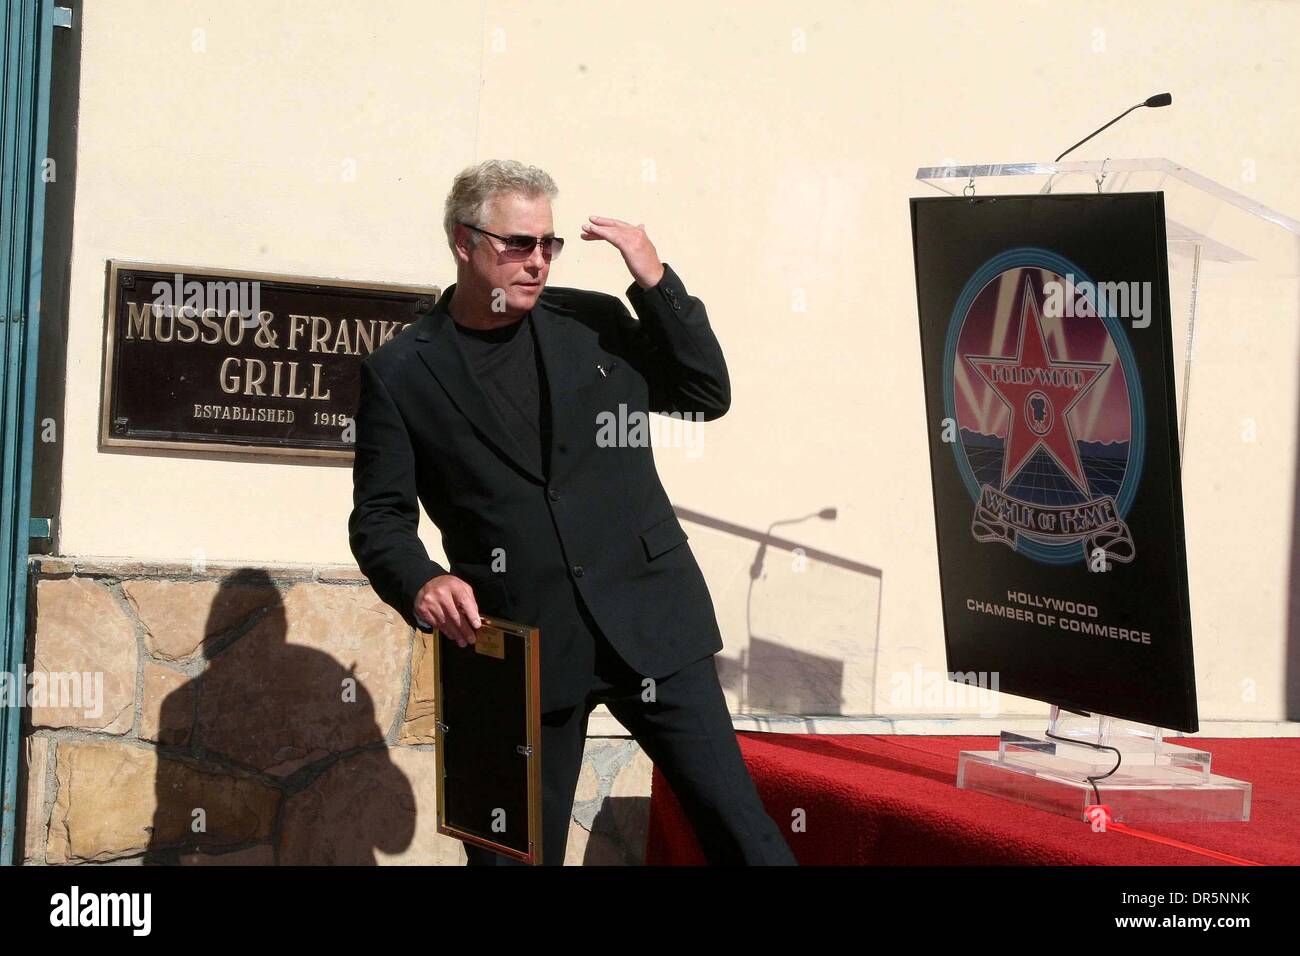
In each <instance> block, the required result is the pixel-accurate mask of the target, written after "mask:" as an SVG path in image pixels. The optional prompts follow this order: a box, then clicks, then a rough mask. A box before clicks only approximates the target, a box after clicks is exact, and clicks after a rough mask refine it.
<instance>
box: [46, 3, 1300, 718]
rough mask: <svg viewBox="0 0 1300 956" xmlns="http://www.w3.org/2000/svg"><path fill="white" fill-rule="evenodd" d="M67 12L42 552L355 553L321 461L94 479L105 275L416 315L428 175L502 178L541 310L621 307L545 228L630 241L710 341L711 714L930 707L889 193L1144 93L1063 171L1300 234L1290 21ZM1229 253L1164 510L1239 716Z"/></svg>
mask: <svg viewBox="0 0 1300 956" xmlns="http://www.w3.org/2000/svg"><path fill="white" fill-rule="evenodd" d="M82 17H83V20H82V29H83V48H82V66H81V69H82V72H81V80H82V84H81V105H80V119H79V124H80V126H79V132H78V150H79V156H78V175H77V183H76V189H77V194H76V218H75V232H74V254H73V263H72V265H73V273H72V287H71V297H70V310H71V315H70V331H69V339H68V365H67V376H68V385H67V407H66V410H65V412H64V417H63V420H62V431H61V434H62V436H63V438H62V440H63V441H65V442H66V447H65V451H64V473H63V477H62V480H63V506H62V513H61V514H60V516H59V518H60V539H59V545H60V551H61V553H64V554H69V555H129V556H134V557H142V558H151V559H160V560H171V561H188V560H190V559H191V558H192V557H194V556H195V555H196V554H197V555H202V556H203V557H204V558H205V559H206V560H209V561H238V562H253V563H258V564H268V563H275V562H301V563H310V564H321V563H331V562H346V561H350V560H351V556H350V553H349V551H348V544H347V537H346V520H347V515H348V511H349V509H350V494H351V475H350V471H349V469H348V468H346V467H339V466H336V465H335V466H331V465H304V464H297V463H294V464H289V463H284V462H277V461H273V460H248V459H242V458H234V457H223V456H219V455H217V456H212V455H207V456H192V455H180V454H167V453H154V452H129V453H113V454H109V453H104V452H100V451H98V450H97V446H96V435H97V421H98V408H99V392H100V387H101V378H100V374H101V373H100V368H101V355H102V340H103V309H104V301H103V296H104V264H105V260H106V259H108V258H110V257H116V258H127V259H138V260H146V261H149V260H152V261H160V262H174V263H188V264H194V265H210V266H223V267H230V268H239V269H252V270H262V271H270V272H284V273H293V274H302V275H323V276H336V277H349V278H357V279H366V280H381V281H398V282H430V283H435V284H439V285H446V284H447V283H448V282H450V281H453V280H454V273H453V272H452V270H451V260H450V256H449V253H448V252H447V249H446V245H445V242H444V238H443V235H442V232H441V227H440V218H441V204H442V200H443V198H444V196H445V193H446V190H447V188H448V185H449V183H450V179H451V177H452V175H453V174H454V173H455V172H456V171H458V170H459V169H461V168H462V167H464V166H466V165H468V164H470V163H472V162H475V161H478V160H480V159H484V158H488V157H493V156H510V157H514V158H519V159H522V160H525V161H528V162H531V163H535V164H537V165H540V166H542V167H544V168H546V169H547V170H549V171H550V172H551V173H552V175H553V176H554V177H555V178H556V180H557V181H558V183H559V184H560V188H561V195H560V197H559V201H558V203H557V205H556V207H555V213H556V225H557V230H558V231H560V232H561V234H563V235H567V236H569V237H571V239H572V241H571V243H570V246H569V250H568V251H566V253H565V257H564V259H563V260H561V261H560V263H558V264H557V266H556V268H555V269H554V271H553V273H552V276H551V281H552V283H553V284H559V285H576V286H583V287H587V288H595V289H602V290H605V291H609V292H615V293H621V292H622V290H623V289H624V288H625V287H626V286H627V284H628V282H629V281H630V280H629V277H628V275H627V273H626V271H625V269H624V266H623V263H622V261H621V258H620V257H619V255H618V254H617V252H616V251H615V250H614V249H613V248H611V247H609V246H607V245H605V244H603V243H602V244H589V243H583V242H580V241H578V240H577V236H578V231H579V224H580V223H581V222H582V221H584V220H585V219H586V217H587V216H588V215H590V214H593V213H595V214H605V215H613V216H618V217H620V218H624V219H629V220H631V221H634V222H645V223H646V224H647V228H648V230H649V233H650V235H651V237H652V238H653V239H654V240H655V242H656V243H657V246H658V248H659V251H660V253H661V256H662V257H663V258H664V259H665V260H667V261H669V262H671V263H672V265H673V266H674V268H675V269H676V270H677V271H678V272H679V273H680V275H681V276H682V277H683V278H684V280H685V282H686V284H687V287H688V288H689V289H690V291H691V292H692V293H693V294H695V295H698V296H699V297H700V298H702V299H703V301H704V302H705V303H706V305H707V306H708V308H709V311H710V316H711V318H712V321H713V324H714V327H715V329H716V331H717V334H718V336H719V338H720V340H721V342H722V344H723V346H724V349H725V352H726V355H727V359H728V364H729V367H730V370H731V376H732V383H733V390H734V402H733V406H732V410H731V411H730V413H729V414H728V415H727V416H726V417H725V418H723V419H721V420H720V421H718V422H715V423H711V424H709V425H707V426H706V431H705V438H704V446H703V454H702V455H700V456H698V457H692V456H691V455H689V454H688V453H687V452H686V450H685V449H681V448H661V449H660V450H659V451H658V461H659V466H660V471H661V474H662V476H663V479H664V482H665V485H666V487H667V489H668V491H669V494H670V495H671V497H672V499H673V501H674V503H675V504H676V505H677V506H678V507H679V508H680V509H682V510H683V517H684V518H685V519H686V520H685V524H686V527H687V529H688V531H689V532H690V534H691V544H692V547H693V548H694V550H695V552H696V554H697V555H698V556H699V557H700V559H701V562H702V564H703V565H704V567H705V571H706V573H707V575H708V577H709V580H710V583H711V586H712V588H713V592H714V596H715V600H716V602H717V605H718V611H719V617H720V619H721V620H722V622H723V625H724V629H725V637H726V643H727V649H726V651H725V652H724V654H723V655H722V657H723V668H724V677H726V683H727V686H728V693H729V694H730V695H731V696H732V702H733V704H734V705H735V707H736V709H749V710H764V709H769V710H796V711H797V710H803V711H805V712H822V713H825V712H831V713H835V712H843V713H866V712H872V711H874V712H877V713H887V712H897V713H925V712H933V710H934V709H933V708H926V707H924V706H917V705H915V704H912V703H906V702H905V703H901V704H895V705H893V706H890V705H889V703H888V698H889V694H890V691H891V688H893V687H894V686H895V685H894V684H892V683H891V680H892V678H896V677H897V676H898V675H899V674H904V673H907V674H910V673H912V672H913V669H914V668H915V667H916V666H920V667H921V668H923V669H925V670H926V671H942V669H943V667H944V661H943V641H942V630H941V622H940V615H939V603H938V596H939V591H938V577H937V569H936V562H935V557H934V524H933V517H932V511H931V502H930V484H929V464H928V459H927V451H926V442H925V421H924V412H923V403H922V384H921V367H920V358H919V349H918V336H917V329H916V325H917V321H916V305H915V289H914V284H913V273H912V264H911V243H910V232H909V225H908V215H907V199H908V197H909V196H913V195H923V194H927V193H928V190H927V189H926V187H924V186H920V185H918V184H916V183H915V181H914V180H913V179H912V176H913V173H914V171H915V169H916V167H917V166H919V165H932V164H933V165H938V164H941V163H944V162H945V161H948V162H951V161H958V162H974V161H1017V160H1030V159H1050V158H1051V157H1052V156H1053V155H1055V153H1057V152H1059V151H1060V150H1061V149H1063V148H1064V147H1065V146H1066V145H1068V144H1069V143H1072V142H1074V141H1075V140H1076V139H1078V138H1079V137H1080V136H1082V135H1083V134H1084V133H1086V132H1087V131H1088V130H1090V129H1091V128H1093V127H1095V126H1096V125H1099V124H1100V123H1101V122H1103V121H1104V120H1106V119H1107V118H1109V117H1110V116H1111V115H1113V114H1114V113H1115V112H1118V111H1119V110H1120V109H1122V108H1123V107H1124V106H1125V105H1127V104H1130V103H1132V102H1136V101H1137V100H1139V99H1141V98H1144V97H1145V96H1147V95H1149V94H1151V93H1154V92H1158V91H1160V90H1165V89H1168V90H1172V91H1173V92H1174V95H1175V104H1174V107H1173V108H1172V109H1165V110H1158V111H1144V112H1143V113H1139V114H1135V115H1134V116H1131V117H1129V118H1128V119H1127V120H1126V121H1125V122H1124V123H1123V124H1122V125H1120V126H1117V127H1115V128H1114V129H1112V130H1110V131H1108V132H1107V133H1106V134H1104V139H1100V140H1098V141H1097V142H1096V143H1095V144H1090V145H1089V146H1088V147H1086V148H1085V149H1084V150H1083V151H1082V152H1081V154H1080V156H1081V158H1102V157H1104V156H1114V157H1120V156H1161V155H1167V156H1170V157H1171V158H1174V159H1177V160H1180V161H1182V162H1185V163H1186V164H1188V165H1189V166H1192V167H1194V168H1196V169H1197V170H1199V171H1200V172H1202V173H1204V174H1206V175H1208V176H1210V177H1212V178H1214V179H1217V180H1220V181H1222V182H1224V183H1227V184H1228V185H1230V186H1232V187H1233V188H1236V189H1239V190H1241V191H1243V192H1246V193H1248V194H1249V195H1251V196H1253V197H1255V198H1257V199H1259V200H1260V201H1262V202H1264V203H1267V204H1269V205H1272V206H1275V207H1277V208H1280V209H1282V210H1284V211H1288V212H1290V213H1292V214H1300V177H1297V174H1296V166H1295V163H1294V158H1293V154H1294V147H1295V142H1296V140H1297V133H1298V132H1300V105H1297V103H1296V101H1295V99H1294V97H1292V96H1289V95H1285V94H1287V93H1288V92H1289V91H1293V90H1295V89H1297V88H1300V60H1297V58H1296V57H1295V56H1294V51H1295V47H1294V38H1295V37H1296V36H1297V35H1300V5H1295V4H1283V3H1248V2H1202V3H1188V2H1179V3H1173V2H1165V3H1156V2H1149V0H1148V2H1144V3H1142V4H1136V5H1135V4H1129V3H1120V2H1115V3H1093V2H1089V3H1082V2H1062V3H1051V4H1049V3H993V2H978V3H970V4H963V5H959V6H954V5H952V4H950V3H946V2H916V3H909V4H906V5H896V4H888V3H862V2H843V3H829V2H809V3H801V4H791V3H778V2H767V3H757V2H756V3H746V4H743V5H742V4H735V5H733V4H721V3H706V4H700V3H697V2H684V0H662V2H658V3H656V4H654V5H653V7H645V6H637V5H632V4H607V3H600V2H569V0H565V2H557V3H552V4H548V5H546V6H544V7H543V6H538V5H535V4H519V3H506V2H485V3H478V4H469V3H464V4H429V3H425V2H422V0H405V2H403V0H385V2H377V3H364V4H341V3H336V2H326V0H319V2H309V0H293V2H290V0H279V2H276V0H221V2H215V0H171V2H169V3H168V4H166V5H159V4H157V3H156V2H151V0H111V2H108V0H88V2H87V3H86V4H85V6H84V10H83V13H82ZM1258 238H1259V242H1260V244H1261V245H1264V246H1267V245H1268V243H1270V242H1272V243H1274V246H1273V247H1272V252H1271V254H1270V257H1269V258H1266V259H1265V260H1264V261H1263V262H1261V264H1260V265H1258V266H1247V267H1234V269H1232V270H1227V269H1219V268H1213V269H1208V268H1207V271H1206V275H1205V277H1204V278H1205V282H1204V283H1203V288H1202V294H1203V298H1202V303H1201V305H1202V322H1201V336H1202V337H1201V338H1200V340H1199V346H1198V358H1197V361H1198V364H1197V366H1196V369H1195V377H1194V382H1195V384H1194V395H1195V399H1194V404H1193V418H1192V425H1191V428H1190V431H1189V440H1188V442H1189V443H1188V457H1187V463H1186V466H1187V474H1186V501H1187V515H1188V541H1189V547H1190V574H1191V586H1192V607H1193V612H1194V631H1195V635H1196V642H1197V646H1196V655H1197V670H1198V676H1199V679H1200V698H1201V710H1202V715H1203V717H1207V718H1219V719H1225V720H1226V719H1232V720H1255V721H1271V720H1277V719H1280V718H1281V717H1282V716H1283V710H1282V708H1283V696H1282V680H1283V674H1284V656H1283V655H1284V642H1285V637H1286V626H1287V620H1286V614H1287V605H1286V588H1287V582H1288V580H1289V575H1290V574H1291V566H1290V562H1291V551H1292V549H1293V547H1294V544H1293V542H1292V540H1291V535H1292V528H1293V518H1292V510H1293V503H1294V499H1295V491H1294V489H1295V482H1296V461H1295V458H1296V455H1295V449H1296V434H1297V423H1296V408H1297V393H1298V388H1300V383H1298V381H1297V361H1296V359H1297V355H1298V354H1300V341H1298V337H1300V332H1298V330H1300V321H1298V317H1300V305H1298V302H1297V285H1298V280H1297V276H1296V273H1297V268H1296V264H1297V255H1296V252H1297V247H1296V245H1295V243H1294V242H1293V241H1291V240H1289V239H1288V237H1287V236H1286V235H1285V234H1284V233H1282V232H1281V231H1280V230H1274V231H1272V232H1267V231H1266V232H1264V233H1262V234H1261V236H1260V237H1258ZM1182 268H1185V264H1179V263H1177V262H1175V263H1174V269H1175V271H1177V270H1178V269H1182ZM1247 419H1249V420H1251V421H1253V422H1254V423H1255V427H1256V432H1255V435H1256V437H1255V440H1253V441H1245V440H1243V438H1242V435H1243V422H1245V421H1246V420H1247ZM829 507H833V508H835V509H837V515H836V517H835V519H834V520H819V519H817V518H815V517H814V518H811V519H807V520H802V521H798V522H796V523H791V524H784V525H781V526H779V527H777V528H776V529H775V530H774V531H773V534H774V535H776V536H778V537H780V538H781V539H783V542H785V544H782V543H781V542H778V543H776V544H773V545H772V546H771V547H770V548H769V551H768V553H767V555H766V561H765V564H764V568H763V573H762V575H761V576H760V577H759V578H758V579H757V580H753V581H751V578H750V574H749V569H750V565H751V562H752V561H753V559H754V555H755V551H756V548H757V546H758V544H757V541H756V540H754V539H752V538H749V537H746V536H745V534H744V529H748V530H749V532H752V533H756V534H759V535H761V533H762V532H763V531H764V530H765V529H766V528H768V527H769V525H771V524H772V523H773V522H776V521H786V520H788V519H792V518H802V517H803V516H806V515H809V514H811V513H814V512H816V511H818V510H820V509H823V508H829ZM697 519H698V520H697ZM719 523H722V524H723V525H725V526H719ZM423 535H424V537H425V540H426V541H427V542H428V544H429V546H430V550H431V553H432V554H433V555H434V556H435V558H439V559H441V558H442V557H443V555H442V552H441V549H440V548H439V547H438V543H437V534H436V532H435V531H434V529H432V528H431V527H429V526H428V525H427V523H426V526H425V527H424V529H423ZM787 545H788V546H793V545H798V546H802V547H803V548H805V549H808V551H809V552H810V553H811V554H812V555H813V556H812V557H810V558H809V559H808V561H807V564H806V565H804V564H802V563H800V560H799V559H798V557H797V556H795V555H792V554H791V552H790V551H789V550H788V547H787ZM817 552H820V553H817ZM791 675H795V679H794V680H791ZM1004 706H1005V709H1006V710H1008V711H1016V712H1038V711H1040V710H1041V708H1039V707H1038V705H1036V704H1034V703H1033V702H1028V701H1010V700H1008V701H1007V702H1006V703H1005V705H1004ZM958 709H959V710H960V708H958ZM964 712H971V711H970V708H967V710H966V711H964Z"/></svg>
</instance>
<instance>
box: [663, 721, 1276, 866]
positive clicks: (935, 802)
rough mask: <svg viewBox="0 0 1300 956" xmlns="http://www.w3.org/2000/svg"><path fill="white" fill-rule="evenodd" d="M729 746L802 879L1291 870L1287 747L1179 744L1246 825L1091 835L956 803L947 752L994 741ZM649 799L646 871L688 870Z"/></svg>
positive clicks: (984, 805) (670, 821) (899, 739)
mask: <svg viewBox="0 0 1300 956" xmlns="http://www.w3.org/2000/svg"><path fill="white" fill-rule="evenodd" d="M737 737H738V738H739V740H740V748H741V752H742V753H743V754H744V756H745V762H746V764H747V765H748V766H749V771H750V773H751V774H752V775H753V777H754V783H755V784H756V785H757V786H758V792H759V794H760V796H761V797H762V798H763V803H764V805H765V806H766V807H767V811H768V813H769V814H770V815H771V816H772V819H774V820H775V821H776V822H777V824H778V825H779V826H780V827H781V828H782V830H783V831H784V832H785V834H786V839H787V841H788V842H789V844H790V848H791V849H792V850H793V851H794V854H795V856H796V857H797V858H798V860H799V862H800V864H801V865H804V866H818V865H822V866H825V865H854V866H857V865H873V866H899V865H943V864H954V865H972V864H973V865H988V864H1055V865H1081V864H1084V865H1165V866H1168V865H1175V866H1223V865H1229V862H1228V861H1225V860H1224V859H1223V858H1222V857H1221V856H1216V855H1215V854H1216V853H1217V854H1228V855H1230V856H1231V857H1234V858H1239V859H1241V860H1242V861H1243V862H1247V863H1257V864H1263V865H1280V864H1297V863H1300V739H1296V738H1254V739H1244V740H1238V739H1234V740H1202V739H1200V738H1193V739H1194V742H1195V745H1196V746H1197V747H1200V748H1202V749H1204V750H1208V751H1209V752H1210V753H1211V754H1212V755H1213V761H1214V762H1213V770H1214V772H1215V773H1217V774H1220V775H1224V776H1228V777H1236V778H1238V779H1242V780H1249V781H1251V782H1252V783H1253V784H1254V795H1253V799H1252V802H1251V819H1250V821H1249V822H1248V823H1200V824H1187V823H1176V824H1175V823H1170V824H1146V825H1143V826H1141V827H1140V828H1122V827H1120V826H1118V825H1115V826H1113V827H1112V828H1111V829H1110V830H1109V831H1108V832H1106V833H1094V832H1092V830H1091V828H1090V827H1089V826H1088V824H1087V823H1085V822H1083V821H1082V820H1080V821H1074V820H1070V819H1068V818H1066V817H1063V816H1057V815H1055V814H1051V813H1046V812H1044V811H1042V810H1035V809H1033V808H1030V807H1024V806H1020V805H1018V804H1014V803H1010V802H1008V801H1005V800H999V799H996V798H994V797H989V796H985V795H984V794H980V793H971V792H969V791H965V790H958V789H957V785H956V779H957V754H958V752H959V751H962V750H996V749H997V738H996V737H917V736H850V735H812V734H767V733H757V732H740V733H738V734H737ZM651 787H652V790H651V798H650V824H649V832H648V833H647V837H646V857H645V861H646V865H647V866H673V865H677V866H681V865H687V866H690V865H702V864H703V863H704V857H703V855H702V854H701V853H700V849H699V845H698V844H697V843H696V841H695V835H694V834H693V833H692V832H691V829H690V825H689V824H688V823H687V821H686V817H685V816H684V815H683V813H682V811H681V808H680V806H679V805H678V804H677V801H676V799H675V798H674V797H673V795H672V791H671V790H670V789H669V787H668V785H667V782H666V781H665V780H664V778H663V777H662V776H661V775H660V774H659V771H658V770H657V769H656V770H655V772H654V775H653V780H652V784H651ZM797 807H802V808H803V809H804V810H805V812H806V820H807V829H806V832H803V833H795V832H791V831H790V821H791V819H792V817H791V813H792V811H793V810H794V809H795V808H797ZM1161 841H1168V843H1167V842H1161ZM1169 843H1173V844H1175V845H1168V844H1169ZM1177 844H1183V845H1181V846H1180V845H1177Z"/></svg>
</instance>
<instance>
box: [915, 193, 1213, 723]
mask: <svg viewBox="0 0 1300 956" xmlns="http://www.w3.org/2000/svg"><path fill="white" fill-rule="evenodd" d="M912 241H913V254H914V258H915V267H916V290H917V306H918V311H919V314H920V321H921V354H922V361H923V365H924V373H925V397H926V412H927V415H926V424H927V427H928V429H929V447H930V473H931V478H932V482H933V491H934V515H935V529H936V533H937V538H938V547H939V577H940V585H941V590H942V596H943V621H944V633H945V641H946V645H947V658H948V670H949V672H950V674H951V673H956V674H960V675H969V674H971V673H972V672H973V673H975V674H977V675H979V674H983V675H992V674H997V677H998V681H999V683H998V684H995V685H993V686H996V687H998V688H999V690H1002V691H1005V692H1007V693H1011V694H1017V695H1020V696H1023V697H1031V698H1036V699H1038V700H1043V701H1047V702H1049V703H1053V704H1057V705H1059V706H1061V707H1063V708H1066V709H1069V710H1075V711H1084V712H1087V713H1099V714H1108V715H1110V716H1113V717H1121V718H1125V719H1129V720H1134V721H1140V722H1142V723H1148V724H1154V725H1156V726H1159V727H1167V728H1172V729H1176V730H1182V731H1187V732H1194V731H1196V730H1197V713H1196V688H1195V678H1194V674H1193V668H1192V633H1191V620H1190V617H1191V611H1190V605H1189V601H1188V594H1187V557H1186V545H1185V542H1184V535H1183V507H1182V490H1181V485H1180V477H1179V453H1178V441H1177V435H1178V432H1177V425H1176V421H1175V417H1176V416H1175V396H1174V371H1173V346H1172V341H1171V331H1170V320H1169V275H1168V262H1167V258H1166V255H1167V253H1166V245H1165V213H1164V202H1163V195H1162V194H1161V193H1158V192H1155V193H1117V194H1110V195H1101V194H1098V195H1060V196H1051V195H1033V196H997V197H980V198H975V197H953V198H947V197H945V198H934V199H913V200H912ZM961 679H965V678H964V677H963V678H961Z"/></svg>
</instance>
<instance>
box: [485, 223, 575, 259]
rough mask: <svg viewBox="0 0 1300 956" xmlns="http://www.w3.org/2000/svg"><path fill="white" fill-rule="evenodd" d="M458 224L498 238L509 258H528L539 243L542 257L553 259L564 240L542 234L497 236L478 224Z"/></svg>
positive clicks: (558, 252) (561, 247)
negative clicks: (539, 235) (539, 236)
mask: <svg viewBox="0 0 1300 956" xmlns="http://www.w3.org/2000/svg"><path fill="white" fill-rule="evenodd" d="M460 225H462V226H464V227H465V228H466V229H473V230H474V231H475V232H481V233H483V235H485V236H491V237H492V238H493V239H500V240H501V241H502V242H504V243H505V244H506V245H505V249H503V250H502V252H504V253H506V254H507V255H509V256H510V257H511V258H516V257H517V258H520V259H526V258H528V257H529V256H531V255H532V254H533V247H534V246H536V245H537V244H538V243H541V246H542V258H543V259H554V258H555V257H556V256H558V255H559V254H560V250H561V249H563V248H564V240H563V239H561V238H560V237H559V236H542V237H541V238H538V237H537V236H498V235H497V234H496V233H495V232H488V231H487V230H486V229H480V228H479V227H478V226H471V225H470V224H469V223H467V222H462V223H460Z"/></svg>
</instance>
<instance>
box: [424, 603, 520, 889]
mask: <svg viewBox="0 0 1300 956" xmlns="http://www.w3.org/2000/svg"><path fill="white" fill-rule="evenodd" d="M480 619H481V620H482V622H483V626H482V627H480V628H479V629H478V631H476V632H475V643H473V644H471V645H469V646H467V647H461V646H460V645H458V644H457V643H456V642H455V641H454V640H452V639H451V638H450V637H447V636H446V635H445V634H442V633H441V632H438V633H437V634H436V637H435V640H434V655H433V662H434V663H433V666H434V681H435V686H436V695H437V696H436V698H435V708H436V710H435V712H436V715H437V716H436V722H437V737H436V740H437V745H436V750H437V776H438V832H439V833H442V834H445V835H446V836H452V837H456V838H457V839H459V840H465V841H467V842H470V843H473V844H475V845H477V846H481V847H485V848H487V849H489V850H494V851H496V852H497V853H500V854H503V855H505V856H509V857H513V858H515V859H517V860H522V861H524V862H525V863H529V864H532V865H538V864H540V863H541V862H542V753H541V657H540V653H539V648H538V636H539V633H540V632H539V631H538V629H537V628H535V627H529V626H528V625H526V624H518V623H515V622H514V621H507V620H503V619H502V618H499V617H489V616H487V615H480Z"/></svg>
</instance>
